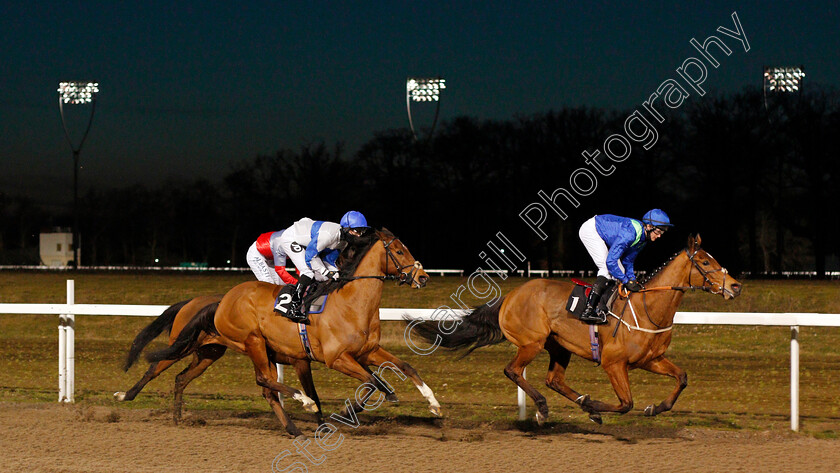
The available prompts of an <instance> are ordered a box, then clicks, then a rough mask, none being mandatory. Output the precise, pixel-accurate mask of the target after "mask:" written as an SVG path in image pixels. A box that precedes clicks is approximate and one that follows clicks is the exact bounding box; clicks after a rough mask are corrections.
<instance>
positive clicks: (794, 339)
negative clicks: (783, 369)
mask: <svg viewBox="0 0 840 473" xmlns="http://www.w3.org/2000/svg"><path fill="white" fill-rule="evenodd" d="M790 430H792V431H794V432H799V326H798V325H793V326H791V327H790Z"/></svg>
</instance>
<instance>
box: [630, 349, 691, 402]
mask: <svg viewBox="0 0 840 473" xmlns="http://www.w3.org/2000/svg"><path fill="white" fill-rule="evenodd" d="M641 368H642V369H644V370H647V371H650V372H651V373H656V374H663V375H666V376H670V377H672V378H674V379H676V380H677V388H676V389H674V391H673V392H672V393H671V395H670V396H668V397H667V398H666V399H665V400H664V401H662V402H661V403H660V404H659V405H656V406H654V405H653V404H651V405H649V406H647V407H646V408H645V415H646V416H655V415H658V414H661V413H663V412H665V411H670V410H671V408H673V407H674V403H676V402H677V398H678V397H680V393H681V392H682V391H683V389H685V387H686V386H688V375H687V374H686V373H685V370H683V369H682V368H680V367H679V366H677V365H675V364H673V363H671V360H668V359H667V358H665V357H664V356H660V357H659V358H655V359H653V360H650V361H649V362H647V363H646V364H644V365H642V366H641Z"/></svg>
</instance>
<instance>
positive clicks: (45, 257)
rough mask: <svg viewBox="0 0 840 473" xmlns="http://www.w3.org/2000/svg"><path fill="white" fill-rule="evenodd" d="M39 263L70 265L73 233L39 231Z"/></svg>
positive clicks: (44, 264) (71, 261) (45, 264)
mask: <svg viewBox="0 0 840 473" xmlns="http://www.w3.org/2000/svg"><path fill="white" fill-rule="evenodd" d="M40 255H41V264H42V265H43V266H70V265H71V264H72V263H73V233H70V232H55V233H41V244H40Z"/></svg>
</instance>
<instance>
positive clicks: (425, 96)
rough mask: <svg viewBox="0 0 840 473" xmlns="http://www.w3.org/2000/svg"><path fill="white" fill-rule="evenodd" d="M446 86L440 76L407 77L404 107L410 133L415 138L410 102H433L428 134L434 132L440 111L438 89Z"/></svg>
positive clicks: (430, 134)
mask: <svg viewBox="0 0 840 473" xmlns="http://www.w3.org/2000/svg"><path fill="white" fill-rule="evenodd" d="M445 88H446V80H445V79H443V78H441V77H434V78H420V77H409V78H408V79H407V80H406V81H405V107H406V110H407V111H408V126H409V127H411V134H412V135H414V139H415V140H416V139H417V132H415V131H414V121H413V120H412V119H411V102H435V119H434V121H433V122H432V128H431V130H430V131H429V136H432V133H434V132H435V125H436V124H437V119H438V113H440V91H441V90H442V89H445Z"/></svg>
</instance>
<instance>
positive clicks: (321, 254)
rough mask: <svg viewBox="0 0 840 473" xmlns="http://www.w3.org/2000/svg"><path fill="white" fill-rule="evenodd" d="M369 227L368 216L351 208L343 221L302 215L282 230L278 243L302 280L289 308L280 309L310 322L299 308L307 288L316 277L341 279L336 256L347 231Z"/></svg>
mask: <svg viewBox="0 0 840 473" xmlns="http://www.w3.org/2000/svg"><path fill="white" fill-rule="evenodd" d="M367 228H368V224H367V220H366V219H365V216H364V215H362V214H361V213H360V212H356V211H355V210H351V211H350V212H347V213H346V214H344V216H343V217H341V221H340V224H339V223H333V222H325V221H321V220H312V219H311V218H302V219H300V220H298V221H297V222H295V223H294V224H292V226H291V227H289V228H287V229H286V230H284V231H283V234H282V235H281V236H280V238H279V241H278V243H279V245H280V248H281V249H282V250H283V252H284V253H285V254H286V256H287V257H288V258H289V259H291V260H292V263H294V265H295V267H296V268H297V271H298V275H299V278H300V280H299V281H298V283H297V286H295V290H294V293H293V294H292V302H291V304H290V310H288V311H286V312H285V313H284V312H282V311H279V310H278V312H279V313H281V314H282V315H285V316H287V317H289V318H291V319H292V320H294V321H296V322H301V323H309V319H308V317H307V315H306V314H305V313H304V312H305V310H304V311H299V310H297V309H298V308H299V307H300V303H301V299H302V296H303V294H304V293H305V291H306V288H307V287H308V286H309V285H310V284H312V282H313V281H328V280H330V279H334V280H338V278H339V275H338V268H337V267H336V265H335V264H336V260H337V259H338V255H339V254H341V250H343V249H344V247H345V246H346V245H347V242H346V235H348V234H349V235H353V236H360V235H361V234H362V233H364V231H365V230H366V229H367Z"/></svg>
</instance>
